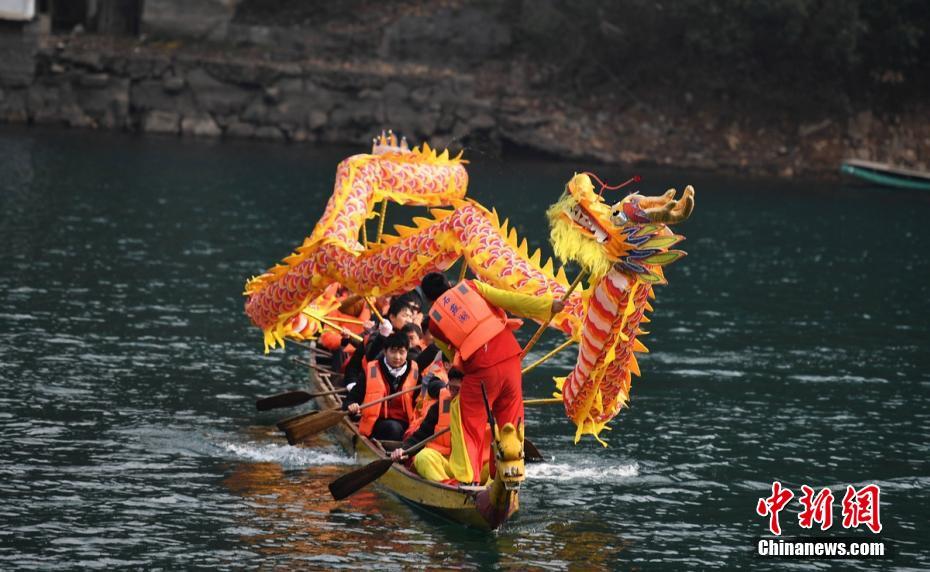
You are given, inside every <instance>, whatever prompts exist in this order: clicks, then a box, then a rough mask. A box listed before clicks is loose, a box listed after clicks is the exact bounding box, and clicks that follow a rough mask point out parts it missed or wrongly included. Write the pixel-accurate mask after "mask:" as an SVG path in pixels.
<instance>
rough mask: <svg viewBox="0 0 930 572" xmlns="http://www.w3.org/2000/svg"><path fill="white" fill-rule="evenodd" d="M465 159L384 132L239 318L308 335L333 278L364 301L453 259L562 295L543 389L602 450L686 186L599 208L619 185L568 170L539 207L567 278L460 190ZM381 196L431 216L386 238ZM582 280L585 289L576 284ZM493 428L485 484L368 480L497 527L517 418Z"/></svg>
mask: <svg viewBox="0 0 930 572" xmlns="http://www.w3.org/2000/svg"><path fill="white" fill-rule="evenodd" d="M465 163H466V162H465V161H464V160H462V159H461V155H460V156H459V157H450V156H449V153H448V151H445V152H443V153H438V152H437V151H436V150H433V149H431V148H429V146H428V145H427V144H426V143H424V144H423V145H422V147H417V148H414V149H409V148H408V146H407V145H406V142H400V143H399V142H398V141H397V139H396V137H394V136H393V135H390V136H385V135H384V134H382V136H381V138H380V139H377V138H376V139H375V141H374V145H373V147H372V152H371V153H366V154H359V155H355V156H352V157H349V158H347V159H346V160H344V161H343V162H342V163H340V164H339V166H338V167H337V170H336V181H335V186H334V190H333V194H332V196H331V197H330V199H329V201H328V203H327V205H326V209H325V211H324V213H323V215H322V216H321V218H320V220H319V221H318V222H317V224H316V226H315V227H314V229H313V232H312V233H311V234H310V236H308V237H307V238H305V239H304V241H303V244H302V245H300V246H299V247H298V248H297V249H296V250H295V251H294V252H293V253H291V254H290V255H289V256H287V257H286V258H284V260H283V261H282V263H279V264H277V265H275V266H274V267H272V268H270V269H268V270H267V271H266V272H264V273H263V274H261V275H259V276H255V277H253V278H251V279H249V280H248V282H247V283H246V286H245V292H244V294H245V296H246V298H247V300H246V303H245V311H246V314H247V315H248V316H249V318H250V319H251V320H252V322H253V324H255V325H256V326H257V327H259V328H260V329H261V330H262V331H263V334H264V345H265V351H266V352H268V351H270V350H271V349H274V348H276V347H278V346H281V347H283V346H284V345H285V342H286V340H304V341H305V340H312V339H314V338H315V337H317V336H318V335H319V334H320V332H321V331H322V329H323V327H324V326H325V325H327V320H326V315H327V313H328V312H329V311H331V310H332V309H333V308H335V306H336V305H338V304H337V303H335V302H334V300H333V299H332V293H333V292H334V287H337V286H342V287H345V288H347V289H348V290H350V291H351V292H354V293H356V294H358V295H360V296H363V297H372V296H383V295H394V294H398V293H401V292H406V291H409V290H411V289H413V288H414V287H415V286H417V285H419V284H420V282H421V280H422V278H423V276H425V275H426V274H428V273H430V272H445V271H447V270H449V269H450V268H451V267H452V266H453V265H454V264H456V263H457V262H458V261H459V260H461V261H462V267H461V270H460V275H461V276H465V275H466V272H470V273H471V275H472V276H474V277H475V278H476V279H478V280H481V281H484V282H486V283H488V284H490V285H491V286H494V287H496V288H499V289H505V290H511V291H515V292H521V293H523V294H527V295H530V296H537V297H542V296H547V297H552V298H560V299H561V300H562V301H563V305H564V307H563V309H562V310H561V311H560V312H558V313H557V314H555V315H554V316H551V317H550V319H549V321H548V322H546V324H545V327H551V328H553V329H555V330H558V331H560V332H562V333H564V334H565V335H567V336H568V339H567V340H566V342H565V343H563V344H562V345H561V346H559V349H563V348H565V347H568V346H569V345H572V344H575V345H576V346H577V359H576V361H575V366H574V367H573V368H572V369H571V371H569V372H567V374H566V375H565V376H564V377H556V378H554V380H553V381H554V383H555V387H554V391H553V397H554V398H555V399H557V400H560V401H561V402H562V403H563V404H564V407H565V413H566V416H567V417H568V419H569V420H570V421H571V422H572V423H574V425H575V427H576V429H575V436H574V440H575V443H578V442H579V441H580V439H581V438H582V437H583V436H585V435H590V436H592V437H593V438H594V439H596V440H597V442H599V443H601V444H602V445H604V446H607V443H606V442H605V441H604V440H603V439H601V437H600V434H601V433H602V431H604V430H606V429H610V427H609V426H608V423H609V422H610V421H611V420H612V419H613V418H614V417H616V415H618V414H619V413H620V411H621V410H622V409H623V408H624V407H625V406H627V404H628V402H629V397H630V389H631V383H632V376H634V375H635V376H639V375H640V368H639V364H638V362H637V360H636V357H635V355H634V354H635V353H637V352H647V351H648V350H647V348H646V346H645V345H643V343H642V342H641V341H640V338H641V337H642V336H644V335H646V334H647V333H648V332H646V331H644V330H643V329H642V328H641V325H642V324H645V323H647V322H649V319H648V318H647V317H646V312H647V311H652V309H653V308H652V306H651V304H650V300H652V299H654V298H655V287H656V286H660V285H663V284H666V283H667V281H666V277H665V271H664V268H665V267H666V266H667V265H669V264H671V263H673V262H675V261H677V260H679V259H680V258H681V257H683V256H684V255H685V253H684V252H683V251H681V250H675V249H672V247H673V246H674V245H676V244H677V243H678V242H680V241H681V240H683V239H684V237H683V236H681V235H678V234H675V233H674V232H672V230H671V228H670V226H671V225H674V224H678V223H680V222H682V221H684V220H686V219H688V218H689V217H690V215H691V213H692V210H693V208H694V189H693V188H692V187H691V186H690V185H689V186H687V187H685V189H684V191H682V193H681V195H680V197H679V196H678V191H676V190H675V189H669V190H667V191H666V192H665V193H663V194H662V195H660V196H657V197H649V196H643V195H640V194H639V193H636V192H631V193H628V194H627V195H626V196H624V197H623V198H621V199H620V200H619V201H617V202H614V203H612V204H610V203H608V202H607V201H606V199H605V198H604V196H603V195H604V192H605V190H611V191H613V190H616V189H617V188H619V186H617V187H610V186H608V185H606V184H604V183H602V182H601V181H600V180H599V179H598V178H597V177H596V176H594V175H593V174H591V173H576V174H575V175H574V176H573V177H572V178H571V179H570V180H569V181H568V183H567V184H566V185H565V188H564V191H563V192H562V194H561V197H559V198H558V200H557V201H556V202H555V203H554V204H552V206H550V207H549V209H548V210H547V211H546V217H547V218H548V222H549V227H550V242H551V244H552V247H553V251H554V253H555V255H556V257H558V259H559V260H560V261H561V262H562V263H563V264H564V263H567V262H573V263H575V264H577V265H578V266H579V267H580V268H581V272H580V273H579V275H578V277H577V278H576V280H575V281H574V283H573V284H571V285H570V284H569V281H568V279H567V277H566V273H565V270H564V268H560V269H559V270H558V271H555V269H554V267H553V261H552V260H551V259H550V260H548V261H547V262H546V263H545V264H543V263H542V262H541V253H540V251H539V250H537V251H535V252H534V253H532V254H530V252H529V250H528V246H527V242H526V240H522V241H521V240H520V239H519V238H518V236H517V233H516V230H515V229H513V228H509V229H508V222H507V221H506V220H504V221H503V222H501V221H500V219H499V217H498V214H497V212H496V211H494V210H488V209H486V208H485V207H484V206H482V205H481V204H479V203H477V202H476V201H474V200H471V199H468V198H466V197H465V195H466V191H467V185H468V174H467V172H466V170H465ZM594 181H597V182H598V183H599V184H600V192H598V190H597V189H596V188H595V185H594ZM389 202H394V203H397V204H401V205H408V206H418V207H427V208H429V209H430V210H429V213H430V215H431V216H430V217H429V218H427V217H422V216H421V217H414V218H413V225H414V226H396V227H395V230H396V234H394V235H388V234H386V233H382V230H383V224H384V213H385V209H386V208H387V205H388V203H389ZM379 203H380V205H381V209H380V213H379V212H377V211H376V206H377V205H378V204H379ZM372 218H378V219H379V224H378V232H377V234H376V235H375V237H374V240H373V241H369V240H368V235H367V231H366V221H368V220H369V219H372ZM583 277H587V287H586V288H578V289H575V286H576V285H578V284H579V283H580V281H581V279H582V278H583ZM523 317H527V318H532V317H531V316H523ZM541 331H542V329H540V332H541ZM534 339H535V337H534ZM551 353H552V352H550V355H551ZM543 359H545V358H543ZM537 363H538V362H537ZM534 365H535V364H534ZM530 367H533V366H530ZM527 369H529V368H527ZM324 377H325V376H319V375H317V376H315V380H314V383H315V384H316V386H317V388H318V389H321V390H322V389H332V383H331V380H328V379H323V378H324ZM337 402H338V399H336V398H333V397H326V398H322V399H319V400H318V402H317V405H318V406H320V407H321V408H323V409H330V408H333V407H335V406H336V405H337ZM497 429H498V431H499V433H500V434H501V435H506V436H508V437H507V439H506V442H505V440H504V439H500V440H498V441H497V446H498V447H499V450H498V452H497V453H498V454H503V455H504V459H505V460H506V461H507V462H510V463H512V464H511V465H510V466H509V467H506V468H505V469H504V472H503V473H501V472H500V465H501V464H500V463H499V464H498V468H499V471H498V474H497V475H495V478H494V479H493V480H492V482H491V485H490V486H488V487H477V488H475V487H468V486H449V485H444V484H438V483H432V482H429V481H425V480H423V479H421V478H420V477H418V476H417V475H415V474H413V473H412V472H410V471H408V470H407V469H405V468H403V467H401V466H394V467H392V468H391V469H390V470H389V471H388V473H387V474H386V475H385V476H384V477H382V478H381V481H380V482H381V483H382V484H383V485H384V486H385V487H386V488H388V489H389V490H391V491H393V492H394V493H396V494H397V495H398V496H400V497H401V498H403V499H405V500H408V501H410V502H412V503H414V504H418V505H420V506H423V507H424V508H427V509H429V510H432V511H433V512H439V513H440V514H443V515H444V516H446V517H448V518H451V519H453V520H456V521H459V522H463V523H466V524H471V525H473V526H478V527H481V528H494V527H496V526H499V525H500V524H501V523H502V522H504V521H506V519H507V518H509V517H510V516H511V515H512V514H513V512H514V511H516V509H517V507H518V504H519V503H518V494H517V490H516V488H517V487H516V485H517V484H518V483H519V481H520V480H522V476H523V472H522V470H523V466H522V465H523V432H524V427H523V424H522V422H518V426H516V427H515V426H514V425H513V424H512V423H507V424H505V425H504V427H500V428H497ZM453 430H454V429H453ZM337 433H338V435H337V439H338V440H339V441H340V443H341V444H342V445H343V446H344V447H345V448H346V449H347V450H348V451H354V452H355V453H356V454H357V455H358V457H359V459H360V460H372V459H381V458H383V456H384V455H385V453H386V451H385V449H384V448H383V447H381V445H380V444H378V443H376V442H374V441H372V440H369V439H366V438H365V437H364V436H362V435H360V434H359V433H358V430H357V429H356V428H355V426H354V425H352V424H351V423H349V422H347V421H343V422H341V424H340V425H339V429H338V430H337ZM453 438H454V437H453ZM496 458H498V459H499V458H501V457H499V456H498V457H496ZM514 476H519V478H512V477H514ZM508 479H510V480H509V481H508Z"/></svg>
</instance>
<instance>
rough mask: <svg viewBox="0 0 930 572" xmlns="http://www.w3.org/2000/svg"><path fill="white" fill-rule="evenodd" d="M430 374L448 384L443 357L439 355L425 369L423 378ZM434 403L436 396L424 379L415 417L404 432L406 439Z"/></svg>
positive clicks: (418, 395) (415, 408) (447, 374)
mask: <svg viewBox="0 0 930 572" xmlns="http://www.w3.org/2000/svg"><path fill="white" fill-rule="evenodd" d="M428 375H435V376H436V377H438V378H439V379H441V380H442V381H444V382H445V383H446V384H447V385H448V383H449V373H448V372H447V371H446V366H445V365H444V364H443V363H442V359H441V358H440V357H439V356H438V355H437V356H436V359H435V360H433V362H432V363H430V364H429V365H428V366H426V369H424V370H423V375H422V379H424V380H425V379H426V377H427V376H428ZM434 403H436V398H435V397H430V395H429V387H427V384H426V382H425V381H424V383H423V389H421V390H420V392H419V393H418V394H417V399H416V403H415V405H414V419H413V421H412V422H411V423H410V426H409V427H408V428H407V432H406V433H404V439H406V438H407V437H410V436H411V435H413V433H414V432H415V431H416V430H417V429H419V428H420V424H421V423H423V420H424V419H426V414H427V413H429V408H430V407H432V406H433V404H434Z"/></svg>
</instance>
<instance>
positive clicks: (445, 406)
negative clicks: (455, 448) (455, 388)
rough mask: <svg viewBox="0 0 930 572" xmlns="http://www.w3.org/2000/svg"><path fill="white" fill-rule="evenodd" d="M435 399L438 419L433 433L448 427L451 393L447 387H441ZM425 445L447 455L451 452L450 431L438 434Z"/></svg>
mask: <svg viewBox="0 0 930 572" xmlns="http://www.w3.org/2000/svg"><path fill="white" fill-rule="evenodd" d="M436 401H437V402H438V403H439V420H438V421H436V428H435V429H434V430H433V435H435V434H436V433H439V432H440V431H442V430H443V429H445V428H446V427H448V426H449V421H450V419H451V418H452V416H451V414H450V411H451V410H452V394H451V393H449V388H447V387H443V388H442V390H441V391H440V392H439V398H438V399H437V400H436ZM424 417H426V415H424ZM426 446H427V447H429V448H430V449H435V450H437V451H439V452H440V453H441V454H442V455H444V456H446V457H448V456H449V455H451V454H452V433H451V432H450V433H446V434H445V435H440V436H439V437H436V438H435V439H433V440H432V441H430V442H429V443H427V444H426Z"/></svg>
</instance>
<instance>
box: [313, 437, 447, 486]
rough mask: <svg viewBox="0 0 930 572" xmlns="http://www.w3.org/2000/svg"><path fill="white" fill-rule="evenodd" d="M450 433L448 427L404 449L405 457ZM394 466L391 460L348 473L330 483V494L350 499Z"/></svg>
mask: <svg viewBox="0 0 930 572" xmlns="http://www.w3.org/2000/svg"><path fill="white" fill-rule="evenodd" d="M449 431H450V428H449V427H446V428H445V429H443V430H442V431H440V432H438V433H433V434H432V435H430V436H429V437H427V438H426V439H423V440H422V441H420V442H419V443H417V444H416V445H413V446H412V447H408V448H406V449H404V455H409V454H410V453H412V452H414V451H416V450H417V449H419V448H420V447H422V446H424V445H426V444H427V443H429V442H430V441H432V440H433V439H435V438H437V437H440V436H442V435H445V434H446V433H448V432H449ZM393 464H394V461H393V460H391V459H390V458H388V459H378V460H377V461H372V462H371V463H368V464H367V465H365V466H364V467H362V468H361V469H355V470H354V471H352V472H351V473H346V474H344V475H342V476H341V477H339V478H338V479H336V480H335V481H333V482H331V483H329V492H330V493H332V495H333V498H334V499H336V500H342V499H344V498H346V497H349V496H351V495H353V494H355V493H356V492H358V491H360V490H361V489H363V488H364V487H365V486H366V485H368V484H369V483H372V482H374V481H376V480H378V479H379V478H381V475H383V474H384V473H386V472H388V470H389V469H390V468H391V465H393Z"/></svg>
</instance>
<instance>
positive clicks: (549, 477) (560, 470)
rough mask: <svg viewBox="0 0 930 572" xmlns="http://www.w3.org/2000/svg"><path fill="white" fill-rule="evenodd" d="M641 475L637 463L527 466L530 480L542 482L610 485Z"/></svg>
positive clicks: (541, 464)
mask: <svg viewBox="0 0 930 572" xmlns="http://www.w3.org/2000/svg"><path fill="white" fill-rule="evenodd" d="M637 475H639V465H638V464H637V463H623V464H620V465H593V464H590V463H533V464H528V465H527V466H526V476H527V478H529V479H538V480H541V481H559V482H567V481H583V482H590V483H609V482H615V481H616V480H617V479H622V478H626V477H635V476H637Z"/></svg>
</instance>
